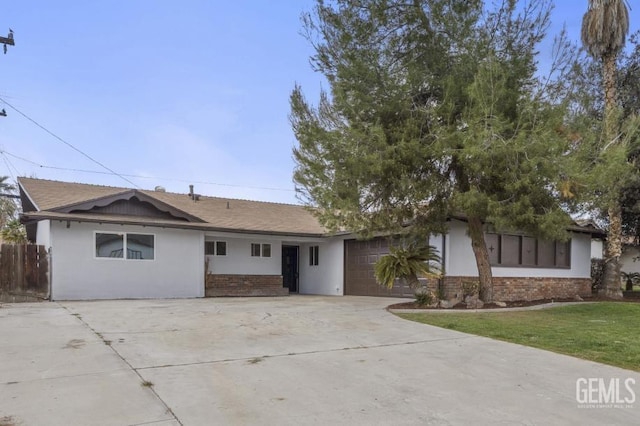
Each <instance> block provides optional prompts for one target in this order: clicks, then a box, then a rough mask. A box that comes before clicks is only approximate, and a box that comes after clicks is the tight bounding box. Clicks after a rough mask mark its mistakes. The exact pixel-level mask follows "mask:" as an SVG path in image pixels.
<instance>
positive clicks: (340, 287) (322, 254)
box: [299, 237, 344, 296]
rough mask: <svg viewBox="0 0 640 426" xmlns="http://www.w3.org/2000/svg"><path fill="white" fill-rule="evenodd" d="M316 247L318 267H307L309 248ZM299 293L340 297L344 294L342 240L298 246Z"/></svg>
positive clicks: (333, 239) (341, 238) (335, 238)
mask: <svg viewBox="0 0 640 426" xmlns="http://www.w3.org/2000/svg"><path fill="white" fill-rule="evenodd" d="M311 246H318V265H309V247H311ZM299 258H300V259H299V273H300V280H299V293H300V294H323V295H327V296H342V295H343V294H344V238H343V237H332V238H327V239H325V240H323V241H321V242H318V243H304V244H300V256H299Z"/></svg>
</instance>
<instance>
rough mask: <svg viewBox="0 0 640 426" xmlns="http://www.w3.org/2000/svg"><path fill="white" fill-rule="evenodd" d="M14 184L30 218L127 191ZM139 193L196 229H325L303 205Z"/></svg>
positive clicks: (47, 182) (313, 231)
mask: <svg viewBox="0 0 640 426" xmlns="http://www.w3.org/2000/svg"><path fill="white" fill-rule="evenodd" d="M18 182H19V184H20V186H21V187H22V188H23V189H24V191H25V192H26V193H27V194H28V196H29V197H30V198H31V200H32V201H33V202H35V204H36V205H37V207H38V210H39V213H38V214H35V215H32V217H33V218H43V217H45V216H48V217H52V218H53V216H59V214H56V215H54V214H53V213H59V212H56V211H57V210H58V209H60V208H62V207H65V206H69V205H72V204H77V203H83V202H86V201H92V200H97V199H100V198H104V197H110V196H114V195H118V194H122V193H126V192H129V191H131V189H128V188H116V187H109V186H98V185H88V184H83V183H70V182H58V181H50V180H43V179H33V178H19V179H18ZM139 192H141V193H143V194H145V195H147V196H149V197H151V198H153V199H155V200H158V201H160V202H162V203H165V204H167V205H170V206H172V207H174V208H176V209H178V210H181V211H183V212H185V213H188V214H190V215H192V216H195V217H197V218H200V219H202V220H203V221H204V222H205V223H200V224H198V225H197V228H198V229H215V230H229V231H240V232H258V233H276V234H295V235H303V234H309V235H323V234H325V233H326V230H325V228H324V227H322V226H321V225H320V223H319V222H318V221H317V219H316V218H315V217H314V216H313V214H312V213H311V212H310V211H309V210H307V209H306V208H305V207H303V206H297V205H292V204H279V203H267V202H260V201H249V200H238V199H231V198H219V197H206V196H200V198H199V199H198V201H193V200H192V199H191V197H189V195H188V194H176V193H170V192H159V191H148V190H140V191H139ZM47 213H48V214H47ZM82 216H87V214H82ZM78 217H79V216H78ZM100 218H101V219H103V220H104V221H117V220H120V219H123V218H122V217H119V216H114V215H100ZM129 219H133V218H129ZM135 220H136V221H143V222H145V223H149V224H152V223H153V222H158V220H157V219H151V218H140V217H136V218H135ZM176 224H179V222H176ZM184 225H185V226H184V227H185V228H193V226H194V225H195V224H191V225H189V224H187V223H184Z"/></svg>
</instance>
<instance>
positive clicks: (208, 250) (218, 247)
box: [204, 241, 227, 256]
mask: <svg viewBox="0 0 640 426" xmlns="http://www.w3.org/2000/svg"><path fill="white" fill-rule="evenodd" d="M204 254H205V255H207V256H226V255H227V242H226V241H205V242H204Z"/></svg>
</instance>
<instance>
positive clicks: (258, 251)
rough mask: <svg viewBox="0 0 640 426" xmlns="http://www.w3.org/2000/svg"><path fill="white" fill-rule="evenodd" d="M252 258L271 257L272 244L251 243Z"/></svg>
mask: <svg viewBox="0 0 640 426" xmlns="http://www.w3.org/2000/svg"><path fill="white" fill-rule="evenodd" d="M251 257H271V244H258V243H251Z"/></svg>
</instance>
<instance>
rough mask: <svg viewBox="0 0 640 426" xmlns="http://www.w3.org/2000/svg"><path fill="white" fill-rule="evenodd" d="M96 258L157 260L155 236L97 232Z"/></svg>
mask: <svg viewBox="0 0 640 426" xmlns="http://www.w3.org/2000/svg"><path fill="white" fill-rule="evenodd" d="M94 235H95V238H94V240H95V241H94V242H95V256H96V257H97V258H109V259H126V260H153V259H155V235H153V234H138V233H128V232H96V233H95V234H94Z"/></svg>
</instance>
